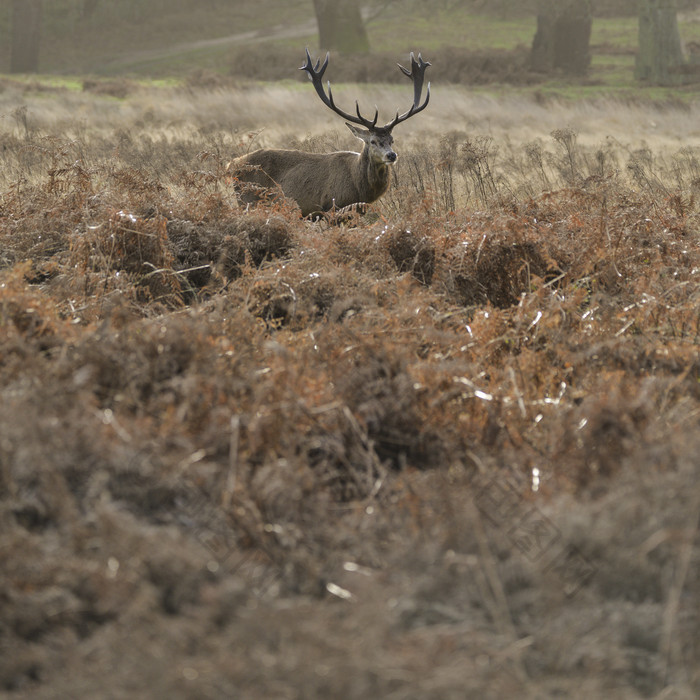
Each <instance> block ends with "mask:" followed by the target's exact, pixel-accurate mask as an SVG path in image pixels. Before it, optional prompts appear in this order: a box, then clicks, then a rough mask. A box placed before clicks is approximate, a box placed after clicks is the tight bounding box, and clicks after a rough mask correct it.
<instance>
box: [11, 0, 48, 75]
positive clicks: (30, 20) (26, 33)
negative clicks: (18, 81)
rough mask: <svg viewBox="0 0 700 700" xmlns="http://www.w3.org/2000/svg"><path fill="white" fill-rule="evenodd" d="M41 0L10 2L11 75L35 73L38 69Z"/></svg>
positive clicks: (14, 0)
mask: <svg viewBox="0 0 700 700" xmlns="http://www.w3.org/2000/svg"><path fill="white" fill-rule="evenodd" d="M41 4H42V0H12V45H11V47H10V72H11V73H36V72H37V70H38V69H39V43H40V38H41Z"/></svg>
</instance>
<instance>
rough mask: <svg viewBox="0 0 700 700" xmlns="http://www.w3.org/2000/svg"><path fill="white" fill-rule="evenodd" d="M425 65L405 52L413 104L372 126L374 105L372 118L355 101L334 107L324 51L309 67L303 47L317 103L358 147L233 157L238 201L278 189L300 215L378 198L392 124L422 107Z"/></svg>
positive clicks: (385, 178)
mask: <svg viewBox="0 0 700 700" xmlns="http://www.w3.org/2000/svg"><path fill="white" fill-rule="evenodd" d="M429 65H430V63H428V62H427V61H424V60H423V59H422V58H421V55H420V54H418V60H416V59H415V57H414V55H413V54H411V70H407V69H406V68H404V67H403V66H402V65H400V64H399V68H400V69H401V71H402V72H403V73H404V75H406V76H408V77H409V78H410V79H411V80H412V81H413V104H412V105H411V107H410V109H408V110H407V111H406V112H404V113H403V114H401V115H400V114H399V113H398V111H397V112H396V117H395V118H394V119H393V120H392V121H390V122H389V123H388V124H385V125H384V126H377V119H378V117H379V110H377V109H375V112H374V119H372V120H371V121H370V120H369V119H365V117H363V116H362V115H361V114H360V105H359V103H358V102H356V103H355V107H356V112H357V116H355V115H353V114H349V113H348V112H345V111H343V110H342V109H340V108H339V107H337V106H336V104H335V102H334V101H333V93H332V92H331V85H330V82H329V83H328V93H326V91H325V90H324V89H323V74H324V72H325V70H326V68H327V67H328V54H326V60H325V61H324V62H323V65H321V60H320V59H319V60H318V61H316V65H315V66H314V65H313V62H312V60H311V55H310V54H309V50H308V49H307V50H306V63H305V64H304V65H303V66H302V67H301V68H300V69H299V70H305V71H306V72H307V73H308V74H309V78H310V79H311V81H312V82H313V85H314V88H315V89H316V92H317V94H318V96H319V97H320V98H321V101H322V102H323V104H325V105H326V106H327V107H330V108H331V109H332V110H333V111H334V112H335V113H336V114H339V115H340V116H341V117H342V118H343V119H345V120H346V122H345V123H346V126H347V127H348V128H349V129H350V131H352V133H353V135H354V136H356V137H357V138H358V139H360V140H361V141H364V147H363V148H362V152H361V153H355V152H353V151H337V152H335V153H306V152H304V151H293V150H283V149H261V150H259V151H253V152H252V153H248V154H247V155H244V156H241V157H240V158H236V159H235V160H233V161H232V163H231V164H230V166H229V168H230V172H232V174H233V175H234V176H235V177H236V178H237V179H238V181H239V187H240V194H239V197H240V200H241V201H242V202H243V203H250V202H254V201H257V200H258V199H260V197H261V196H264V194H263V191H267V190H269V189H275V188H279V189H280V190H281V191H282V193H283V194H284V195H285V196H286V197H289V198H290V199H293V200H294V201H295V202H296V203H297V204H298V205H299V208H300V209H301V214H302V216H309V215H320V214H322V213H323V212H329V211H338V210H341V209H343V208H345V207H354V208H357V207H360V209H363V208H364V205H365V204H368V203H369V202H374V201H375V200H376V199H379V197H381V196H382V195H383V194H384V193H385V192H386V190H387V187H388V186H389V167H388V166H389V165H391V164H392V163H393V162H394V161H396V157H397V156H396V153H395V152H394V150H393V143H394V137H393V136H392V135H391V132H392V130H393V128H394V127H395V126H397V125H398V124H400V123H401V122H404V121H406V120H407V119H409V118H410V117H412V116H413V115H415V114H418V112H420V111H422V110H424V109H425V108H426V107H427V106H428V100H430V83H428V88H427V91H426V95H425V101H424V102H423V103H422V104H421V95H422V92H423V77H424V75H425V69H426V68H427V67H428V66H429ZM355 125H357V126H355ZM359 127H364V128H359Z"/></svg>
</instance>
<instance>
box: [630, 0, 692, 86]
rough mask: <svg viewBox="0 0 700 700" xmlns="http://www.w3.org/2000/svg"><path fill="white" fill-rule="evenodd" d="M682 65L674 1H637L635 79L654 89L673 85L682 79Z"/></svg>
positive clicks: (683, 60) (682, 59) (682, 58)
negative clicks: (637, 42) (652, 84)
mask: <svg viewBox="0 0 700 700" xmlns="http://www.w3.org/2000/svg"><path fill="white" fill-rule="evenodd" d="M684 64H685V58H684V56H683V49H682V47H681V37H680V33H679V31H678V19H677V16H676V3H675V0H640V3H639V50H638V52H637V58H636V62H635V70H634V74H635V77H636V78H637V79H638V80H644V81H646V82H649V83H654V84H655V85H675V84H678V83H680V82H682V81H683V79H684V75H683V70H682V68H683V65H684Z"/></svg>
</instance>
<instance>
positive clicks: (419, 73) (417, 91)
mask: <svg viewBox="0 0 700 700" xmlns="http://www.w3.org/2000/svg"><path fill="white" fill-rule="evenodd" d="M328 59H329V54H328V53H327V54H326V60H325V61H324V62H323V65H321V59H318V60H317V61H316V65H315V66H314V64H313V62H312V60H311V55H310V54H309V50H308V49H306V63H305V64H304V65H303V66H301V68H300V69H299V70H304V71H306V72H307V73H308V76H309V79H310V80H311V82H312V83H313V85H314V88H315V90H316V93H317V94H318V96H319V97H320V98H321V101H322V102H323V104H325V105H326V106H327V107H330V108H331V109H332V110H333V111H334V112H335V113H336V114H338V115H340V116H341V117H342V118H343V119H345V120H346V121H345V124H346V126H347V127H348V129H350V131H351V132H352V133H353V135H354V136H356V137H357V138H358V139H360V140H361V141H364V142H365V144H366V146H365V148H367V149H368V153H369V157H370V160H372V161H374V162H377V163H384V164H388V163H393V162H394V161H396V158H397V156H396V152H395V151H394V149H393V144H394V137H393V136H392V134H391V132H392V129H393V128H394V127H395V126H396V125H397V124H400V123H401V122H404V121H406V120H407V119H410V118H411V117H412V116H413V115H414V114H418V112H420V111H422V110H424V109H425V108H426V107H427V106H428V101H429V100H430V83H428V88H427V90H426V95H425V101H424V102H423V104H421V103H420V100H421V94H422V92H423V79H424V76H425V69H426V68H427V67H428V66H429V65H430V63H429V62H428V61H424V60H423V59H422V57H421V55H420V54H418V60H416V59H415V57H414V55H413V53H411V70H407V69H406V68H404V67H403V66H402V65H401V64H398V66H399V68H400V69H401V72H402V73H403V74H404V75H405V76H407V77H408V78H410V79H411V80H412V81H413V104H412V105H411V107H410V108H409V109H408V110H407V111H406V112H404V113H403V114H399V112H398V111H397V112H396V116H395V117H394V119H393V120H392V121H390V122H389V123H387V124H384V126H377V120H378V119H379V110H378V109H376V108H375V110H374V119H372V120H371V121H370V120H369V119H366V118H365V117H363V116H362V114H361V113H360V104H359V102H355V112H356V115H354V114H350V113H349V112H345V111H344V110H342V109H340V108H339V107H337V106H336V104H335V102H334V101H333V92H332V91H331V84H330V81H329V82H328V92H327V93H326V91H325V90H324V89H323V74H324V73H325V71H326V68H327V67H328ZM359 127H364V128H359Z"/></svg>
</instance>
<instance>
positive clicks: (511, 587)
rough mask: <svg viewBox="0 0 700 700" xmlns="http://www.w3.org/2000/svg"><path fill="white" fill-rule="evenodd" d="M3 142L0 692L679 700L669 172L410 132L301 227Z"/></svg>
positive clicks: (651, 165)
mask: <svg viewBox="0 0 700 700" xmlns="http://www.w3.org/2000/svg"><path fill="white" fill-rule="evenodd" d="M83 99H86V98H85V97H83ZM94 99H102V98H97V97H96V98H94ZM20 116H21V115H19V116H18V117H17V120H15V125H14V127H13V129H11V130H8V133H6V134H5V135H4V136H3V137H2V138H3V140H4V141H3V145H4V147H3V149H2V151H1V153H2V155H1V156H0V157H1V158H2V163H3V176H2V177H3V189H2V194H1V199H0V245H1V248H0V386H1V387H2V389H1V390H2V400H1V401H0V426H1V431H2V432H1V433H0V513H1V518H2V523H3V525H4V527H3V529H2V534H0V552H2V558H3V564H2V567H1V568H0V571H1V573H0V578H1V579H2V587H0V590H1V591H2V592H1V593H0V630H2V634H0V659H1V661H0V688H2V691H3V692H5V693H7V694H8V696H10V697H33V698H42V697H46V698H48V697H57V696H65V697H83V696H84V697H122V696H125V695H126V694H133V693H134V692H136V694H139V693H148V694H149V695H151V696H153V695H155V696H159V697H160V696H167V697H182V698H184V697H191V696H193V695H196V696H197V697H212V698H214V697H222V696H234V695H239V694H241V693H242V694H244V695H245V696H246V697H261V698H262V697H289V698H296V697H299V698H300V697H304V698H310V697H319V698H320V697H331V696H332V697H347V698H355V697H363V698H365V697H402V698H431V697H435V698H438V697H439V698H451V697H455V698H457V697H464V696H465V695H466V696H472V695H473V696H479V697H509V696H513V697H514V696H519V697H544V696H548V695H549V694H559V695H565V696H571V697H575V696H586V697H602V696H606V697H624V698H629V697H656V696H659V695H660V694H664V695H669V694H672V693H675V695H673V697H694V696H695V695H697V692H698V690H699V689H700V678H699V677H698V673H697V669H698V667H700V663H699V662H700V649H699V648H698V643H697V639H698V638H700V635H698V617H697V612H696V611H697V610H698V609H700V606H699V605H698V603H699V602H700V601H698V593H697V592H698V591H699V590H700V587H699V585H698V584H699V583H700V580H699V577H700V558H699V554H698V553H699V550H698V546H697V526H698V498H697V478H698V461H697V453H698V448H699V447H700V443H699V441H698V435H699V434H700V433H699V432H698V428H700V361H699V360H698V341H699V337H700V328H699V324H700V312H699V311H698V309H700V285H699V284H698V281H699V280H698V276H699V275H700V252H699V251H700V248H699V243H700V240H699V238H698V230H699V228H698V224H699V218H698V214H699V211H698V206H697V201H696V189H697V182H698V172H697V170H698V168H697V160H696V158H697V154H696V152H695V150H694V149H689V148H685V149H683V150H680V151H673V150H656V151H654V150H652V149H651V148H638V149H627V148H624V147H622V146H620V145H619V144H617V143H610V142H608V144H607V145H606V146H604V147H592V146H589V145H587V144H582V143H580V141H579V139H578V138H577V134H576V133H574V132H573V131H572V130H571V129H567V128H565V127H564V126H562V128H561V129H560V130H559V131H558V132H556V133H555V134H553V137H551V138H549V137H548V139H547V140H545V139H544V138H543V139H542V140H540V141H537V142H533V141H526V142H523V143H509V142H506V141H504V140H501V139H499V138H496V137H493V136H492V137H478V136H471V137H470V136H467V135H466V134H461V133H459V132H454V133H452V134H449V135H447V136H445V137H444V138H442V139H439V138H436V137H434V136H432V135H430V133H429V132H428V135H427V136H426V138H425V139H423V141H422V143H420V144H418V143H416V144H414V145H413V146H407V147H406V148H405V149H404V150H403V151H402V153H401V158H400V160H399V163H398V164H397V168H396V171H395V174H396V178H395V182H394V183H393V185H392V189H391V190H390V192H389V193H388V194H387V195H386V197H385V198H384V199H383V200H382V201H381V202H379V203H378V204H377V206H376V207H374V209H373V211H372V212H370V214H368V215H367V216H365V217H364V218H358V219H357V220H356V221H354V222H352V224H351V225H346V226H339V227H338V226H336V227H334V226H329V225H328V224H326V223H324V222H316V223H309V222H305V221H302V220H300V219H299V218H298V215H297V211H296V210H295V208H294V207H293V206H292V205H286V204H285V205H261V206H260V207H258V208H255V209H251V210H247V211H246V210H243V209H241V208H240V207H239V206H238V204H237V202H236V200H235V196H234V192H233V185H232V183H231V182H230V181H229V180H228V179H227V176H226V174H225V171H226V163H227V162H228V160H229V159H230V157H231V156H232V155H234V154H235V153H236V152H240V151H242V150H244V149H245V148H247V144H246V140H245V139H244V138H234V137H233V136H232V135H231V133H230V132H226V130H225V129H223V130H214V131H207V130H206V129H204V128H202V130H201V131H199V132H198V133H194V132H189V133H186V132H185V131H181V132H180V133H179V135H178V132H177V131H176V130H175V131H170V132H168V131H167V129H165V131H163V132H162V133H161V132H159V131H158V128H154V127H153V126H152V125H147V124H144V123H131V122H128V121H125V122H124V123H123V124H122V126H121V127H120V129H119V131H114V132H113V133H112V136H111V137H110V136H106V135H105V134H106V132H105V131H103V130H100V129H99V128H97V126H96V128H95V130H94V131H93V130H92V129H88V128H86V129H85V131H84V133H83V134H82V135H80V134H77V135H76V136H75V138H72V139H70V140H69V139H66V138H62V137H61V136H59V135H58V133H57V132H55V131H53V130H51V128H49V127H46V128H43V129H42V130H33V129H32V128H24V126H23V124H22V121H21V118H20ZM545 136H546V135H545ZM324 138H325V139H326V140H327V141H329V142H331V141H333V140H335V139H337V136H335V135H327V136H326V137H324ZM300 143H301V144H302V146H303V145H304V144H306V146H307V147H310V148H316V149H319V150H322V148H323V143H322V142H319V141H318V140H314V139H313V138H312V139H311V140H310V141H308V142H304V140H303V139H301V140H300ZM535 486H536V488H535ZM533 489H534V490H533ZM535 525H536V526H537V527H536V528H535V529H533V527H534V526H535ZM135 688H137V689H138V690H137V691H134V689H135Z"/></svg>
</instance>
